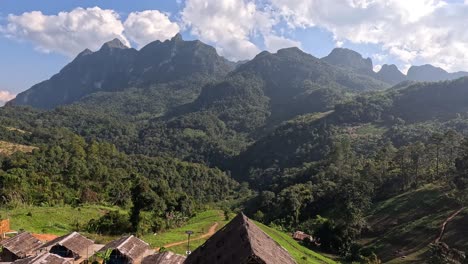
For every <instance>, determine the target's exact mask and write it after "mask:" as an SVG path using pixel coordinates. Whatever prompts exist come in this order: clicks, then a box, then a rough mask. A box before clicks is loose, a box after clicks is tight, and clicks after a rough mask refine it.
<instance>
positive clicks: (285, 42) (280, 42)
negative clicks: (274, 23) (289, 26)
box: [264, 34, 301, 52]
mask: <svg viewBox="0 0 468 264" xmlns="http://www.w3.org/2000/svg"><path fill="white" fill-rule="evenodd" d="M264 40H265V46H266V48H267V50H268V51H271V52H276V51H277V50H279V49H282V48H289V47H298V48H300V47H301V43H300V42H299V41H294V40H291V39H288V38H285V37H281V36H276V35H271V34H267V35H265V36H264Z"/></svg>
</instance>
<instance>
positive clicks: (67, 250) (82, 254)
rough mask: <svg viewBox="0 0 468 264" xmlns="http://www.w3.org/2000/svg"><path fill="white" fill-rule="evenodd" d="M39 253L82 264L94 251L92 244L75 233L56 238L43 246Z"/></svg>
mask: <svg viewBox="0 0 468 264" xmlns="http://www.w3.org/2000/svg"><path fill="white" fill-rule="evenodd" d="M39 250H40V252H49V253H52V254H55V255H58V256H60V257H63V258H69V259H73V260H74V263H82V262H83V261H85V260H87V259H88V258H89V257H90V256H92V255H94V252H95V251H96V249H95V247H94V242H93V241H92V240H90V239H88V238H86V237H84V236H82V235H81V234H79V233H77V232H73V233H70V234H68V235H65V236H61V237H58V238H56V239H54V240H52V241H50V242H47V243H46V244H44V245H43V246H42V247H41V248H40V249H39Z"/></svg>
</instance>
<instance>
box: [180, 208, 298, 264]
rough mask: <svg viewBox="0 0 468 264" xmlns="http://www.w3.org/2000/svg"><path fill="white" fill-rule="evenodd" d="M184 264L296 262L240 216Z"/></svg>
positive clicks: (193, 253)
mask: <svg viewBox="0 0 468 264" xmlns="http://www.w3.org/2000/svg"><path fill="white" fill-rule="evenodd" d="M249 261H255V262H249ZM185 263H186V264H205V263H223V264H244V263H265V264H295V263H296V262H295V261H294V259H293V258H292V257H291V256H290V255H289V253H288V252H287V251H286V249H284V248H283V247H281V246H280V245H279V244H278V243H276V242H275V241H274V240H273V239H272V238H270V237H269V236H268V235H267V234H265V233H264V232H263V231H262V230H261V229H260V228H259V227H258V226H256V225H255V224H254V223H253V222H252V221H251V220H250V219H249V218H247V217H246V216H245V215H243V214H242V213H241V214H238V215H237V216H236V217H235V218H234V219H233V220H232V221H231V222H229V223H228V224H227V225H226V226H225V227H224V228H222V229H221V230H219V231H218V232H217V233H216V234H214V235H213V236H212V237H211V238H210V239H208V240H207V241H206V242H205V244H203V245H202V246H201V247H199V248H197V249H196V250H195V251H194V252H192V254H190V255H189V256H188V257H187V260H186V261H185Z"/></svg>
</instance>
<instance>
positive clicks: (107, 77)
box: [9, 34, 468, 109]
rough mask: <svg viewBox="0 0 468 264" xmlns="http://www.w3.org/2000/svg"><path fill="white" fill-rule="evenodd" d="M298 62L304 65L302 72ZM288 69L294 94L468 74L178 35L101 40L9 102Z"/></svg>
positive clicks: (62, 101)
mask: <svg viewBox="0 0 468 264" xmlns="http://www.w3.org/2000/svg"><path fill="white" fill-rule="evenodd" d="M298 62H300V64H298ZM288 63H289V65H287V64H288ZM276 64H278V65H279V64H281V65H279V66H281V67H283V68H281V69H280V68H274V67H277V66H275V65H276ZM299 65H300V66H301V67H302V69H300V70H299V69H298V67H299ZM287 67H296V68H295V69H290V70H291V71H293V72H294V73H301V76H300V77H295V78H296V80H293V83H288V84H285V83H282V84H278V85H280V86H285V85H288V86H291V87H290V88H289V90H294V91H295V92H294V93H297V94H295V95H293V96H295V97H298V96H300V95H301V94H300V93H301V92H302V93H303V92H305V90H307V89H308V88H304V87H302V88H297V86H298V85H302V84H303V83H301V84H299V83H300V82H303V81H305V80H307V81H308V82H309V84H313V85H316V86H317V87H318V86H327V87H330V86H334V87H338V88H342V89H341V90H345V91H346V90H350V91H367V90H378V89H384V88H388V87H389V86H391V85H395V84H397V83H400V82H402V81H442V80H452V79H456V78H460V77H463V76H468V73H467V72H456V73H448V72H446V71H445V70H443V69H441V68H437V67H434V66H432V65H423V66H412V67H411V68H410V69H409V70H408V75H404V74H403V73H401V72H400V71H399V70H398V68H397V67H396V66H395V65H383V66H382V68H381V69H380V71H379V72H377V73H376V72H374V71H373V64H372V60H371V59H370V58H366V59H365V58H363V57H362V55H361V54H359V53H357V52H355V51H352V50H349V49H344V48H336V49H334V50H333V51H332V52H331V53H330V54H329V55H328V56H326V57H324V58H322V59H318V58H315V57H313V56H311V55H309V54H306V53H304V52H302V51H300V50H299V49H297V48H289V49H283V50H280V51H279V52H278V53H277V54H271V53H269V52H262V53H260V54H258V55H257V56H256V57H255V58H254V59H252V60H251V61H243V62H240V63H234V62H231V61H228V60H226V59H224V58H223V57H221V56H219V55H218V54H217V52H216V50H215V49H214V48H213V47H211V46H209V45H206V44H204V43H202V42H200V41H198V40H195V41H184V40H182V37H181V35H180V34H177V35H176V36H174V37H173V38H172V39H170V40H166V41H164V42H161V41H155V42H152V43H150V44H148V45H146V46H145V47H143V48H142V49H140V50H139V51H138V50H135V49H133V48H129V47H126V46H125V45H124V44H123V43H122V42H121V41H120V40H118V39H114V40H112V41H109V42H107V43H105V44H103V46H102V47H101V49H99V50H98V51H95V52H92V51H90V50H89V49H85V50H84V51H83V52H81V53H80V54H78V56H77V57H76V58H75V59H74V60H73V61H72V62H70V63H69V64H68V65H66V66H65V67H64V68H63V69H62V70H61V71H60V72H59V73H57V74H56V75H54V76H52V78H50V79H49V80H46V81H43V82H41V83H38V84H36V85H34V86H32V87H31V88H30V89H28V90H26V91H24V92H22V93H20V94H18V96H17V97H16V98H15V99H13V100H12V101H11V102H10V103H9V104H10V105H30V106H33V107H37V108H43V109H52V108H54V107H56V106H59V105H67V104H71V103H74V102H77V101H79V100H81V99H83V98H84V97H86V96H88V95H92V94H95V93H99V92H119V91H123V90H125V89H129V88H143V87H151V86H156V85H159V84H162V83H165V84H167V83H171V82H174V81H179V82H180V81H181V80H191V81H192V82H198V83H197V86H200V87H201V86H204V85H206V84H207V83H209V82H216V81H220V80H222V79H223V78H224V77H227V76H228V75H229V77H228V78H231V75H239V74H245V72H247V71H250V72H254V73H255V74H256V73H259V72H260V71H270V72H269V73H266V72H264V73H260V74H262V75H264V76H262V78H267V79H268V80H273V79H275V77H281V79H282V80H288V82H289V79H288V78H287V76H282V75H276V74H275V72H274V71H279V70H281V73H282V74H286V73H287V71H285V70H287V69H286V68H287ZM236 68H237V69H236ZM298 70H299V71H298ZM242 72H244V73H242ZM268 74H269V75H268ZM329 80H332V82H333V84H330V83H329ZM271 82H272V81H270V84H271ZM200 87H199V88H198V89H199V91H198V92H200V90H201V89H200ZM301 89H302V91H300V90H301ZM273 90H274V88H269V92H268V93H270V94H271V95H272V96H281V94H278V92H276V94H274V93H275V92H274V91H273ZM305 96H307V95H305ZM301 103H304V102H301Z"/></svg>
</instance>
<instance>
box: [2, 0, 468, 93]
mask: <svg viewBox="0 0 468 264" xmlns="http://www.w3.org/2000/svg"><path fill="white" fill-rule="evenodd" d="M36 11H40V12H36ZM467 14H468V5H467V4H465V3H464V1H462V0H456V1H455V0H454V1H441V0H411V1H408V0H314V1H304V0H178V1H176V0H174V1H170V0H160V1H155V0H152V1H150V0H138V1H130V0H112V1H111V0H99V1H97V0H94V1H91V0H79V1H78V0H74V1H72V0H60V1H57V0H41V1H37V0H0V50H1V51H2V53H1V54H2V56H1V58H2V59H1V60H0V101H2V100H5V99H2V98H5V97H8V96H9V97H11V96H14V94H17V93H19V92H21V91H23V90H26V89H28V88H29V87H30V86H31V85H33V84H35V83H38V82H40V81H42V80H45V79H48V78H50V77H51V76H52V75H53V74H54V73H57V72H58V71H59V70H60V69H61V68H62V67H63V66H64V65H66V64H67V63H68V62H70V61H71V60H72V59H73V57H74V56H75V55H76V54H77V53H78V52H79V51H81V50H83V49H85V48H91V49H92V50H96V49H97V48H98V47H99V46H100V45H102V43H103V42H105V41H107V40H110V39H112V38H114V37H118V38H120V39H121V40H122V41H123V42H124V43H126V44H128V45H130V46H133V47H135V48H140V47H142V46H144V45H145V44H147V43H148V42H150V41H153V40H156V39H159V40H164V39H167V38H170V37H171V36H173V35H174V34H175V33H177V32H181V33H182V35H183V37H184V38H185V39H200V40H202V41H204V42H206V43H208V44H210V45H213V46H215V47H216V48H217V50H218V52H219V53H220V54H221V55H223V56H225V57H227V58H229V59H231V60H238V59H249V58H252V57H253V56H255V54H257V53H258V52H260V51H261V50H269V51H272V52H275V51H276V50H277V49H279V48H284V47H289V46H299V47H300V48H301V49H303V50H304V51H306V52H308V53H311V54H312V55H314V56H317V57H323V56H325V55H327V54H328V53H329V52H330V51H331V50H332V49H333V48H334V47H346V48H350V49H353V50H356V51H358V52H360V53H361V54H363V55H364V56H365V57H371V58H372V60H373V61H374V65H375V66H376V70H377V69H378V68H379V66H380V65H382V64H385V63H388V64H393V63H394V64H396V65H397V66H398V67H399V68H400V69H401V70H402V71H403V72H405V71H406V70H407V69H408V68H409V66H410V65H418V64H424V63H431V64H434V65H436V66H440V67H443V68H445V69H447V70H449V71H457V70H464V69H468V65H466V64H468V58H467V57H466V55H465V54H468V45H467V43H468V36H467V34H466V33H465V32H464V29H465V28H466V26H468V15H467ZM465 66H466V67H465ZM7 93H8V94H7Z"/></svg>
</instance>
